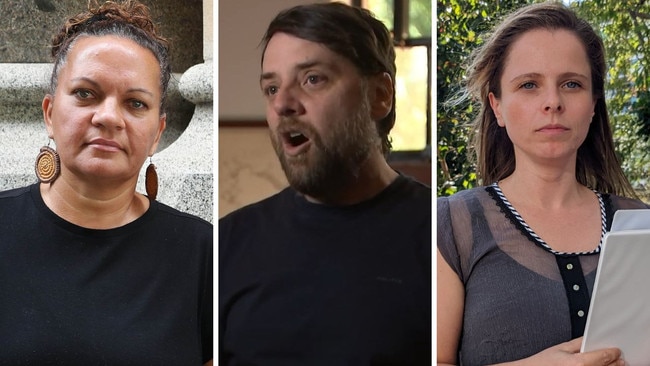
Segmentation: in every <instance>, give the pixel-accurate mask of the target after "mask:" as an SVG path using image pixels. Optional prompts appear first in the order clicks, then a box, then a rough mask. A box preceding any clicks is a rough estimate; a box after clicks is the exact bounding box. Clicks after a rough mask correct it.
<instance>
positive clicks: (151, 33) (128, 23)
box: [50, 0, 171, 113]
mask: <svg viewBox="0 0 650 366" xmlns="http://www.w3.org/2000/svg"><path fill="white" fill-rule="evenodd" d="M93 3H94V4H91V3H90V2H89V3H88V10H87V11H85V12H82V13H80V14H77V15H74V16H72V17H71V18H69V19H67V20H66V21H65V23H64V24H63V27H61V29H60V30H59V32H58V33H56V34H55V35H54V36H53V37H52V57H53V58H54V69H53V70H52V76H51V79H50V93H51V94H54V93H55V91H56V88H57V85H58V78H59V73H60V71H61V67H63V65H65V63H66V59H67V56H68V52H69V51H70V48H71V47H72V46H73V45H74V43H75V42H76V41H77V40H78V39H79V38H81V37H84V36H95V37H101V36H109V35H113V36H118V37H122V38H127V39H130V40H132V41H134V42H135V43H137V44H139V45H140V46H142V47H144V48H146V49H148V50H150V51H151V52H152V53H153V54H154V55H155V56H156V59H157V60H158V63H159V65H160V90H161V95H162V97H161V101H160V107H161V108H160V111H161V112H160V113H164V112H163V111H164V107H165V104H166V99H167V98H166V96H167V87H168V85H169V79H170V77H171V65H170V61H169V41H168V40H167V39H165V38H163V37H162V36H161V35H160V34H159V31H158V29H157V26H156V24H155V23H154V21H153V19H152V17H151V14H150V12H149V8H147V7H146V6H145V5H144V4H142V3H140V2H138V1H136V0H125V1H122V2H115V1H106V2H105V3H104V4H102V5H98V4H97V3H96V1H94V2H93Z"/></svg>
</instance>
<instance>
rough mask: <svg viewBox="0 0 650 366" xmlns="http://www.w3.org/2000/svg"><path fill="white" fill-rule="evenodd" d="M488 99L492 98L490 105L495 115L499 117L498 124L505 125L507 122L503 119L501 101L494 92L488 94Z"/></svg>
mask: <svg viewBox="0 0 650 366" xmlns="http://www.w3.org/2000/svg"><path fill="white" fill-rule="evenodd" d="M488 99H489V100H490V107H492V111H493V112H494V117H496V119H497V124H498V125H499V126H501V127H505V123H503V122H502V121H501V101H500V100H499V98H497V97H496V95H494V93H492V92H490V94H488Z"/></svg>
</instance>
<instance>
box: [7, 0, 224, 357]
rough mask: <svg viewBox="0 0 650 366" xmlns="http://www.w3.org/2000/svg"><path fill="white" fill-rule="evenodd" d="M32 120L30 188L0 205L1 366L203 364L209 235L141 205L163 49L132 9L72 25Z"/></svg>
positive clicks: (161, 118)
mask: <svg viewBox="0 0 650 366" xmlns="http://www.w3.org/2000/svg"><path fill="white" fill-rule="evenodd" d="M52 56H53V57H54V68H53V72H52V78H51V86H50V90H49V93H48V94H47V95H46V96H45V97H44V99H43V103H42V108H43V116H44V120H45V127H46V130H47V134H48V137H49V138H50V139H51V141H53V142H54V144H55V145H56V147H55V148H53V147H50V146H49V144H48V146H45V147H43V148H42V149H41V151H40V153H39V155H38V157H37V161H36V165H35V170H36V175H37V176H38V178H39V183H37V184H34V185H31V186H28V187H23V188H18V189H14V190H11V191H6V192H2V193H0V238H2V239H0V279H1V280H0V309H1V313H2V315H1V316H0V339H2V347H0V359H1V360H3V362H5V363H7V364H12V365H13V364H34V365H40V364H59V365H89V364H98V363H102V364H110V365H125V364H133V365H145V364H155V365H201V364H211V363H212V240H213V234H212V232H213V229H212V225H211V224H210V223H208V222H206V221H205V220H202V219H200V218H198V217H195V216H192V215H189V214H186V213H182V212H179V211H177V210H175V209H173V208H171V207H169V206H166V205H164V204H162V203H159V202H157V201H156V200H155V196H156V193H157V189H158V184H157V176H156V171H155V167H154V166H153V164H150V167H149V168H148V169H147V183H146V187H147V195H146V196H145V195H143V194H140V193H138V192H136V183H137V180H138V174H139V172H140V169H141V167H142V165H143V164H144V163H145V160H146V159H147V157H149V158H150V157H151V156H152V155H153V154H154V153H155V151H156V148H157V146H158V142H159V140H160V137H161V135H162V133H163V131H164V129H165V125H166V114H165V112H164V107H165V94H166V90H167V85H168V81H169V78H170V66H169V60H168V45H167V41H166V40H165V39H164V38H162V37H161V36H160V35H159V34H158V31H157V29H156V27H155V25H154V22H153V20H152V19H151V16H150V14H149V11H148V9H147V8H146V7H145V6H144V5H142V4H140V3H138V2H137V1H131V0H126V1H123V2H113V1H107V2H106V3H104V4H103V5H101V6H97V5H95V6H91V5H89V9H88V11H86V12H83V13H81V14H78V15H75V16H72V17H70V18H69V19H67V20H66V22H65V24H64V25H63V27H62V28H61V30H60V31H59V32H58V33H57V34H56V35H55V36H54V38H53V41H52Z"/></svg>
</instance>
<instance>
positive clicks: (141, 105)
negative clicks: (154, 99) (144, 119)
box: [131, 100, 147, 109]
mask: <svg viewBox="0 0 650 366" xmlns="http://www.w3.org/2000/svg"><path fill="white" fill-rule="evenodd" d="M131 107H133V108H135V109H143V108H146V107H147V105H146V104H145V103H144V102H142V101H139V100H132V101H131Z"/></svg>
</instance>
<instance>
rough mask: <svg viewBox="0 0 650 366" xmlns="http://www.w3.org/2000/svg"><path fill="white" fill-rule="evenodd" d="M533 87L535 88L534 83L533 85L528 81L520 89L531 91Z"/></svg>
mask: <svg viewBox="0 0 650 366" xmlns="http://www.w3.org/2000/svg"><path fill="white" fill-rule="evenodd" d="M534 87H535V83H533V82H532V81H528V82H525V83H523V84H521V88H522V89H533V88H534Z"/></svg>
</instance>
